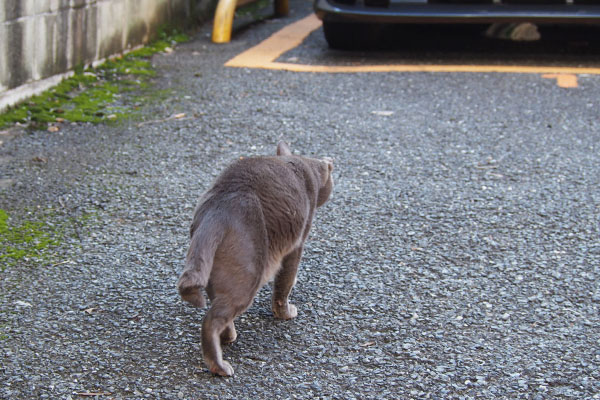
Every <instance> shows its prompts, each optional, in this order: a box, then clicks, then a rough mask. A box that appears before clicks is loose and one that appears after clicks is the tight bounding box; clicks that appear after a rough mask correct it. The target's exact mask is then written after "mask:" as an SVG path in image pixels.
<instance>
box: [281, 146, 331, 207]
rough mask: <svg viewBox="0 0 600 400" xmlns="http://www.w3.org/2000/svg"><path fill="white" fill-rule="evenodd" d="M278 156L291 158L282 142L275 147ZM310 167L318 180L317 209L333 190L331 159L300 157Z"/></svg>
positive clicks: (287, 148) (290, 153) (290, 152)
mask: <svg viewBox="0 0 600 400" xmlns="http://www.w3.org/2000/svg"><path fill="white" fill-rule="evenodd" d="M277 155H278V156H292V155H293V154H292V151H291V150H290V148H289V147H288V145H287V143H285V142H284V141H281V142H279V144H278V145H277ZM296 157H300V158H302V159H303V160H304V161H305V162H306V163H307V164H308V165H310V167H311V168H312V169H313V170H314V171H315V172H316V173H317V174H318V176H319V178H320V182H319V194H318V197H317V207H320V206H322V205H323V204H325V202H326V201H327V200H328V199H329V197H330V196H331V192H332V190H333V176H332V175H331V173H332V172H333V159H331V158H328V157H325V158H323V159H321V160H319V159H316V158H309V157H302V156H296Z"/></svg>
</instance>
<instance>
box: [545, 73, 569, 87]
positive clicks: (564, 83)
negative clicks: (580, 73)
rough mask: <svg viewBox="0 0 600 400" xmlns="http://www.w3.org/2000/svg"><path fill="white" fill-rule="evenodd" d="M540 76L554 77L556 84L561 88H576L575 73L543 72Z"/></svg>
mask: <svg viewBox="0 0 600 400" xmlns="http://www.w3.org/2000/svg"><path fill="white" fill-rule="evenodd" d="M542 78H546V79H556V84H557V85H558V86H560V87H563V88H576V87H577V75H573V74H544V75H542Z"/></svg>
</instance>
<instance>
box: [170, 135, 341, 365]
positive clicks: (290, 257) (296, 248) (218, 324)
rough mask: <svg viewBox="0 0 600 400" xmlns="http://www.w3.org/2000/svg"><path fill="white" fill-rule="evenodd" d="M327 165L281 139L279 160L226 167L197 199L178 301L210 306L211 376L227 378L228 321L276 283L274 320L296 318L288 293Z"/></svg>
mask: <svg viewBox="0 0 600 400" xmlns="http://www.w3.org/2000/svg"><path fill="white" fill-rule="evenodd" d="M332 170H333V163H332V161H331V160H329V159H323V160H318V159H313V158H307V157H302V156H298V155H293V154H292V152H291V151H290V149H289V147H288V146H287V144H285V143H284V142H280V143H279V145H278V146H277V156H271V157H267V156H262V157H251V158H244V159H241V160H239V161H236V162H234V163H233V164H232V165H230V166H229V167H228V168H227V169H226V170H225V171H224V172H223V173H222V174H221V175H220V176H219V177H218V178H217V180H216V181H215V183H214V184H213V186H212V187H211V188H210V189H209V190H208V191H207V192H206V193H205V194H204V195H203V196H202V198H201V199H200V202H199V204H198V206H197V207H196V211H195V213H194V219H193V222H192V225H191V228H190V235H191V244H190V248H189V250H188V253H187V258H186V262H185V268H184V270H183V273H182V274H181V277H180V278H179V281H178V282H177V288H178V290H179V293H180V295H181V297H182V298H183V299H184V300H185V301H187V302H189V303H191V304H192V305H195V306H198V307H203V306H205V299H204V296H203V294H202V292H201V289H202V288H204V289H205V290H206V294H207V295H208V297H209V299H210V309H209V310H208V312H207V313H206V315H205V317H204V321H203V322H202V352H203V355H204V361H205V362H206V364H207V366H208V368H209V370H210V372H212V373H214V374H218V375H222V376H231V375H233V368H232V367H231V365H230V364H229V363H228V362H227V361H225V360H223V353H222V349H221V344H222V343H231V342H233V341H234V340H235V339H236V337H237V333H236V331H235V326H234V319H235V318H236V317H238V316H239V315H240V314H241V313H243V312H244V311H245V310H246V309H247V308H248V307H249V306H250V304H252V301H253V299H254V297H255V295H256V293H257V292H258V290H259V289H260V288H261V287H262V286H263V285H264V284H265V283H267V282H268V281H270V280H271V279H273V278H274V283H273V298H272V310H273V314H274V315H275V317H276V318H281V319H290V318H294V317H295V316H296V315H297V310H296V307H295V306H294V305H292V304H290V303H289V302H288V296H289V294H290V292H291V290H292V287H293V286H294V284H295V283H296V272H297V270H298V264H299V262H300V257H301V256H302V248H303V245H304V242H305V240H306V238H307V236H308V231H309V230H310V227H311V223H312V219H313V216H314V213H315V209H316V208H317V207H320V206H322V205H323V204H324V203H325V202H326V201H327V199H328V198H329V196H330V194H331V191H332V188H333V180H332V177H331V172H332Z"/></svg>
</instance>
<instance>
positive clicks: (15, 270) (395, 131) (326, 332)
mask: <svg viewBox="0 0 600 400" xmlns="http://www.w3.org/2000/svg"><path fill="white" fill-rule="evenodd" d="M309 9H310V4H309V3H306V2H304V1H292V10H293V11H292V15H291V16H290V17H288V18H286V19H281V20H274V21H267V22H264V23H261V24H258V25H255V26H252V27H250V28H249V29H246V30H244V31H242V32H240V33H239V34H238V35H236V36H235V38H234V41H233V42H232V43H230V44H228V45H225V46H218V45H213V44H211V43H210V41H209V36H208V34H209V32H210V26H207V27H205V28H203V29H202V31H201V32H199V33H198V34H197V35H196V36H195V37H194V39H193V40H191V41H190V42H188V43H186V44H183V45H179V46H178V47H177V48H176V49H175V51H174V52H173V53H170V54H160V55H156V56H155V57H154V59H153V63H154V64H155V66H156V68H157V70H158V77H157V81H156V84H157V87H158V88H159V89H171V90H172V91H171V92H170V94H169V96H168V99H166V100H165V101H163V102H160V103H157V104H153V105H150V106H147V107H146V108H145V109H144V110H143V111H142V112H143V114H144V120H145V121H146V122H149V123H146V124H144V125H141V126H140V125H138V121H132V122H129V123H125V124H121V125H117V126H105V125H98V126H93V125H77V126H69V125H66V126H64V127H63V128H62V129H61V131H60V132H57V133H49V132H34V133H29V134H21V135H18V136H16V137H14V138H12V139H9V140H4V143H3V144H2V145H0V170H1V172H2V178H4V179H10V180H11V181H12V184H11V185H9V186H8V187H6V188H4V189H3V190H1V191H0V208H2V209H5V210H7V211H9V212H10V213H11V215H21V214H23V215H25V213H27V212H29V213H31V212H33V213H36V212H37V211H36V210H47V209H53V210H54V211H53V214H52V216H51V217H49V218H51V219H53V218H54V219H61V218H73V217H74V218H79V217H80V216H82V215H87V214H90V213H91V214H92V215H93V216H92V217H91V219H90V220H89V221H88V222H87V223H85V224H83V225H82V226H80V227H79V228H76V229H75V228H70V229H72V232H71V231H70V232H69V234H67V235H65V239H64V240H63V243H62V244H61V245H60V246H59V247H58V248H55V249H54V250H53V252H54V253H55V254H54V261H52V263H41V264H39V265H27V263H26V262H25V263H24V264H25V265H23V266H17V267H11V268H7V269H6V270H5V271H4V272H1V273H0V274H1V282H0V289H1V293H0V328H1V332H2V337H1V338H0V351H1V353H2V363H1V365H0V398H3V399H33V398H39V399H79V398H94V397H95V398H98V399H112V398H114V399H142V398H148V399H294V398H297V399H314V398H321V399H354V398H356V399H391V398H398V399H408V398H415V399H428V398H431V399H434V398H437V399H492V398H494V399H496V398H498V399H535V400H538V399H558V398H561V399H594V398H595V399H598V398H600V312H599V306H600V288H599V284H598V282H599V278H600V240H599V238H600V235H599V226H600V187H599V183H600V149H599V148H598V143H599V142H600V119H599V118H598V115H599V107H600V102H599V100H598V98H599V97H598V94H599V93H600V78H598V77H597V76H591V75H590V76H580V77H579V83H580V87H579V88H577V89H563V88H559V87H558V86H556V84H555V82H553V81H551V80H548V79H542V78H541V77H540V76H538V75H526V74H491V73H488V74H452V73H437V74H431V73H380V74H368V73H366V74H313V73H290V72H283V71H263V70H251V69H235V68H225V67H223V63H224V62H225V61H227V60H228V59H230V58H231V57H233V56H234V55H236V54H238V53H240V52H241V51H243V50H245V49H247V48H248V47H250V46H251V45H254V44H255V43H258V42H259V41H260V40H262V39H264V38H265V37H267V36H268V35H269V34H270V33H272V32H275V31H277V30H278V29H280V28H281V27H283V26H285V25H286V24H288V23H290V21H293V20H295V19H297V18H300V17H303V16H305V15H307V13H308V12H309ZM321 34H322V32H316V33H315V35H321ZM315 43H316V44H315ZM322 43H324V41H323V39H322V38H321V37H320V36H319V37H318V38H317V37H313V38H312V39H311V38H309V42H308V43H307V44H306V46H308V48H309V49H311V48H314V49H316V50H315V51H321V52H324V51H327V50H326V49H322V48H321V49H320V50H319V48H318V46H317V45H319V46H320V45H321V44H322ZM311 46H313V47H311ZM336 54H337V53H335V54H334V56H336ZM337 56H338V57H344V55H343V54H337ZM361 57H364V55H362V56H361ZM330 58H331V57H330ZM178 113H185V115H186V116H185V117H184V118H180V119H170V120H165V119H167V118H168V117H169V116H171V115H174V114H178ZM152 121H153V122H152ZM279 139H286V140H287V141H288V142H289V143H290V144H291V147H292V148H293V149H294V150H295V151H297V152H298V153H302V154H305V155H311V156H319V157H321V156H329V157H332V158H334V159H335V165H336V167H335V168H336V169H335V175H334V177H335V183H336V187H335V189H334V194H333V197H332V199H331V200H330V201H329V202H328V203H327V204H326V205H325V206H324V207H323V208H321V209H319V211H318V213H317V217H316V219H315V221H314V227H313V230H312V233H311V238H310V240H309V242H308V243H307V246H306V251H305V255H304V258H303V261H302V263H301V266H300V272H299V276H298V284H297V286H296V288H295V289H294V292H293V293H292V302H293V303H294V304H296V305H297V306H298V317H297V318H296V319H294V320H292V321H286V322H283V321H278V320H274V319H273V317H272V314H271V312H270V292H271V289H270V287H269V286H266V287H265V288H264V289H263V290H262V291H261V292H260V293H259V295H258V296H257V298H256V300H255V302H254V304H253V305H252V307H251V308H250V309H249V310H248V311H247V312H246V313H245V314H244V315H243V316H241V317H240V318H239V319H238V321H237V329H238V334H239V336H238V340H237V342H236V343H234V344H232V345H230V346H228V347H226V348H225V350H224V352H225V359H227V360H228V361H230V362H231V364H232V365H233V367H234V369H235V373H236V374H235V376H234V377H232V378H229V379H224V378H219V377H215V376H211V375H210V374H209V373H208V372H207V369H206V368H205V366H204V365H203V363H202V356H201V348H200V326H201V319H202V316H203V315H204V312H205V310H198V309H194V308H191V307H188V306H186V305H185V304H183V303H182V302H181V301H180V299H179V298H178V295H177V293H176V289H175V283H176V280H177V277H178V274H179V272H180V270H181V268H182V266H183V259H184V256H185V252H186V250H187V246H188V226H189V223H190V222H191V217H192V212H193V209H194V206H195V204H196V201H197V199H198V197H199V196H200V194H201V193H202V191H203V190H204V189H205V188H207V187H208V185H209V184H210V182H211V181H212V180H213V179H214V178H215V177H216V175H217V174H218V173H219V172H220V171H221V170H222V169H223V168H224V167H225V166H226V165H227V164H228V163H229V162H230V161H231V160H233V159H235V158H238V157H241V156H251V155H260V154H272V153H274V151H275V146H276V143H277V141H278V140H279ZM35 160H38V161H39V160H42V162H37V161H35ZM40 212H41V211H40Z"/></svg>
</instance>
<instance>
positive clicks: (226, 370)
mask: <svg viewBox="0 0 600 400" xmlns="http://www.w3.org/2000/svg"><path fill="white" fill-rule="evenodd" d="M209 369H210V372H212V373H213V374H215V375H220V376H233V367H232V366H231V364H229V363H228V362H227V361H225V360H223V361H221V364H220V365H218V364H215V365H213V366H212V367H210V368H209Z"/></svg>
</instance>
